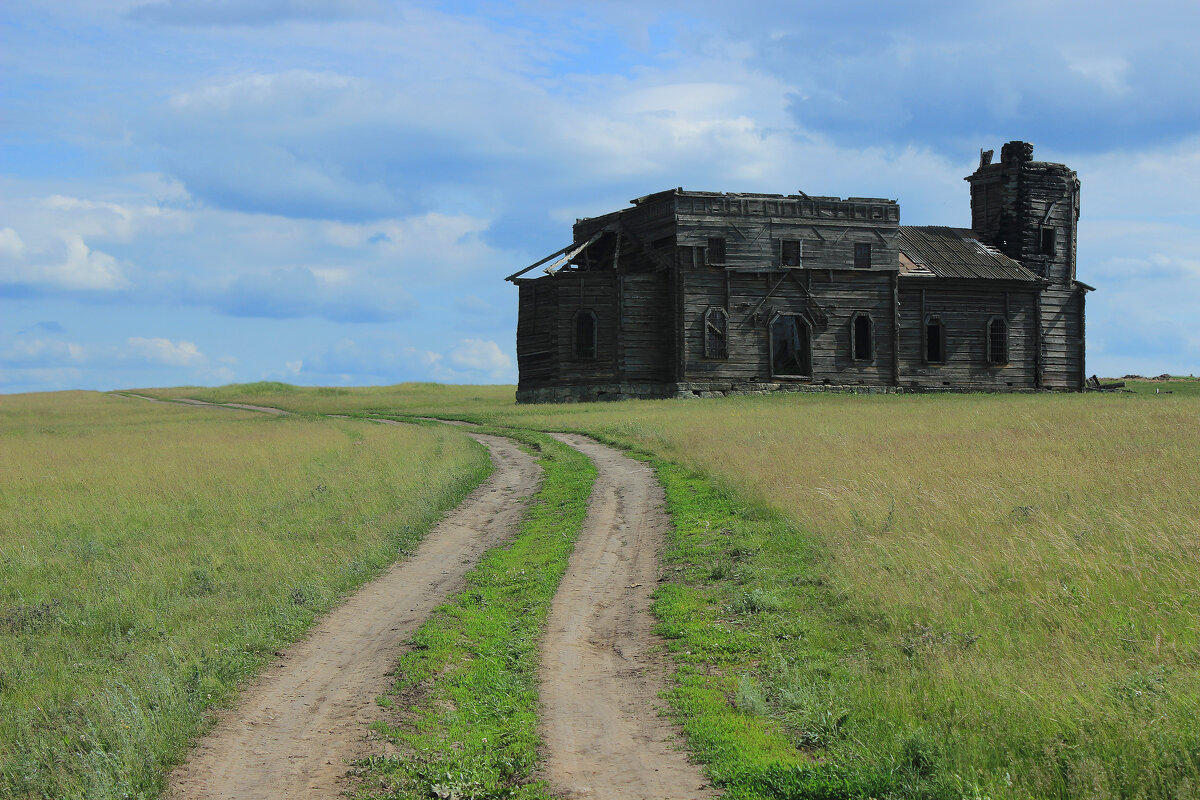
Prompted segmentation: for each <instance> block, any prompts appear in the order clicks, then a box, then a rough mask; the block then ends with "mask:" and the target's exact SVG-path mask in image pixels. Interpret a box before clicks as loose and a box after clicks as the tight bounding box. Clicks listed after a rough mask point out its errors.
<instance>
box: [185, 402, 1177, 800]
mask: <svg viewBox="0 0 1200 800" xmlns="http://www.w3.org/2000/svg"><path fill="white" fill-rule="evenodd" d="M1193 383H1194V382H1186V381H1180V382H1171V383H1168V384H1159V388H1170V389H1172V390H1173V391H1172V394H1169V395H1166V394H1154V392H1153V387H1151V388H1149V391H1146V387H1142V386H1138V385H1134V386H1133V387H1132V388H1134V389H1135V391H1134V392H1133V393H1118V394H1104V395H1096V394H1085V395H1012V396H1004V395H925V396H898V397H872V396H846V395H811V396H804V395H777V396H770V397H747V398H727V399H723V400H689V401H641V402H624V403H607V404H579V405H561V406H524V407H517V406H514V405H513V404H512V401H511V389H502V388H494V387H443V388H435V387H429V386H427V385H424V386H423V385H416V386H404V385H402V386H398V387H383V388H377V389H370V390H362V391H361V392H359V391H355V390H307V389H297V388H294V387H284V386H280V385H273V386H251V387H244V388H239V387H226V388H225V389H222V390H213V391H211V392H210V394H208V395H207V396H206V397H205V399H224V400H242V401H245V402H259V403H264V404H267V405H280V406H282V407H288V408H292V409H294V410H298V411H325V412H346V411H349V412H351V413H356V412H364V411H372V412H392V413H400V414H413V415H422V414H437V415H442V416H449V417H461V418H470V419H475V420H478V421H481V422H488V423H492V424H498V425H510V426H517V427H527V428H534V429H541V430H574V431H581V432H587V433H591V434H593V435H596V436H598V437H600V438H602V439H605V440H608V441H611V442H614V443H619V444H622V445H624V446H627V447H631V448H634V449H635V450H637V451H640V452H642V453H644V454H645V455H646V457H648V458H652V459H653V460H655V462H656V464H657V465H658V467H659V472H660V476H662V477H663V480H664V482H665V483H666V484H667V486H668V490H669V494H670V497H671V505H672V512H673V513H674V515H675V518H676V525H677V531H676V533H677V536H678V539H677V541H676V542H675V546H674V549H673V550H672V553H671V554H670V555H669V556H668V558H670V559H673V562H672V563H676V564H677V567H676V575H677V576H678V580H677V581H674V582H672V583H670V584H668V585H667V586H665V587H664V588H663V590H662V591H660V595H659V609H658V610H659V614H660V617H661V618H662V619H663V623H662V628H661V630H662V632H663V633H664V635H665V636H667V637H668V639H669V641H670V642H672V647H673V649H674V650H675V652H676V654H677V657H678V663H679V665H680V674H679V676H678V685H677V688H676V690H675V691H673V693H672V695H671V703H672V708H673V713H675V714H676V715H677V717H678V718H679V719H680V721H681V722H682V723H683V724H684V725H685V728H686V729H687V731H688V735H689V740H690V742H691V744H692V746H693V748H695V749H696V751H697V752H699V753H700V754H701V756H702V757H703V758H704V759H705V761H706V762H707V763H708V765H709V769H710V774H712V775H713V776H714V777H715V778H716V779H717V780H718V782H719V783H721V785H723V786H724V787H725V789H726V791H727V793H728V796H730V797H789V796H797V797H802V796H810V797H853V796H872V795H874V796H898V797H901V796H908V797H939V798H940V797H946V798H960V797H989V798H1035V797H1039V798H1040V797H1055V798H1058V797H1062V798H1067V797H1071V798H1083V797H1088V798H1092V797H1096V798H1103V797H1120V798H1180V797H1194V796H1200V725H1198V724H1197V722H1196V720H1197V719H1200V581H1198V580H1197V574H1198V570H1197V565H1198V562H1200V491H1198V489H1200V482H1198V481H1197V477H1196V472H1195V468H1196V465H1197V464H1200V397H1198V396H1197V394H1196V393H1195V392H1193V391H1191V389H1193V388H1194V387H1193V385H1192V384H1193ZM176 391H181V390H176ZM175 396H178V395H175ZM197 396H204V395H197Z"/></svg>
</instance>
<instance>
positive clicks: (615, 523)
mask: <svg viewBox="0 0 1200 800" xmlns="http://www.w3.org/2000/svg"><path fill="white" fill-rule="evenodd" d="M555 438H557V439H559V440H560V441H562V442H563V443H565V444H567V445H570V446H571V447H574V448H575V449H577V450H580V451H582V452H583V453H584V454H585V455H587V456H588V457H589V458H591V459H592V461H593V463H595V465H596V468H597V470H598V471H599V475H598V477H597V479H596V484H595V487H594V488H593V489H592V496H591V499H590V500H589V502H588V516H587V521H586V522H585V523H584V527H583V530H582V531H581V532H580V534H579V539H578V541H577V542H576V545H575V551H574V553H573V554H572V556H571V561H570V564H569V566H568V567H567V572H566V575H565V576H564V577H563V581H562V583H561V584H560V585H559V589H558V593H557V594H556V595H555V597H554V602H553V605H552V606H551V609H550V615H549V618H548V620H547V626H546V632H545V635H544V637H543V639H542V645H541V676H540V679H541V729H540V732H541V736H542V741H543V742H544V754H545V760H544V763H543V768H542V776H543V777H544V778H546V780H547V781H548V782H549V784H550V787H551V789H552V790H553V791H554V792H555V794H556V795H558V796H561V797H564V798H571V800H576V799H577V798H578V799H580V800H582V798H589V800H590V799H591V798H605V799H606V800H607V799H608V798H621V800H634V798H645V799H646V800H676V799H678V800H683V799H684V798H688V799H690V798H708V797H715V796H716V795H715V793H714V792H712V791H711V790H710V789H709V788H707V786H706V781H705V779H704V776H703V774H702V773H701V771H700V768H699V767H697V766H696V765H694V764H691V763H689V762H688V760H687V757H686V756H685V755H684V753H682V752H681V751H680V750H678V749H677V747H678V746H679V745H678V743H677V742H678V740H677V736H676V731H675V729H674V728H673V726H672V725H671V724H670V723H669V722H668V721H667V720H666V719H664V718H662V717H660V716H658V714H657V713H656V711H655V705H656V701H657V696H658V692H659V691H660V690H661V689H662V688H663V687H664V685H665V679H664V676H665V673H666V670H665V666H664V664H663V661H662V659H661V657H660V656H659V655H658V654H657V652H656V651H655V649H654V645H655V642H656V639H655V637H654V635H653V634H652V632H651V631H652V628H653V625H654V619H653V617H652V616H651V614H650V600H651V598H650V595H651V592H652V591H653V590H654V585H655V582H656V580H657V568H658V551H659V549H660V548H661V546H662V539H663V532H664V531H665V530H666V528H667V526H668V525H669V522H670V519H669V517H668V516H667V513H666V511H665V509H664V508H663V506H664V503H665V498H664V497H663V492H662V487H661V486H659V484H658V481H657V480H656V479H655V477H654V473H653V472H652V471H651V469H650V468H649V467H648V466H646V465H645V464H643V463H641V462H639V461H635V460H633V459H631V458H629V457H628V456H625V455H622V454H621V453H619V452H617V451H616V450H613V449H612V448H609V447H605V446H604V445H602V444H600V443H598V442H596V441H594V440H592V439H588V438H586V437H584V436H576V435H570V434H555Z"/></svg>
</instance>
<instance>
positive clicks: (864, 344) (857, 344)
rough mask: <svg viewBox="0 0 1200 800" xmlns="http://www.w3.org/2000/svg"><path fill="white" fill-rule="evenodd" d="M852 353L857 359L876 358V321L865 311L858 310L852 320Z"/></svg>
mask: <svg viewBox="0 0 1200 800" xmlns="http://www.w3.org/2000/svg"><path fill="white" fill-rule="evenodd" d="M850 355H851V356H852V357H853V358H854V360H855V361H871V360H872V359H874V358H875V323H874V322H872V321H871V315H870V314H868V313H867V312H865V311H856V312H855V313H854V316H853V317H852V318H851V320H850Z"/></svg>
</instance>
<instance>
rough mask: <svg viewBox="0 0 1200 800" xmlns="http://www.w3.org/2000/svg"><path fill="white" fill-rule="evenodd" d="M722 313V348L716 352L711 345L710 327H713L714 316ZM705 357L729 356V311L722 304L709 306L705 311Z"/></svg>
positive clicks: (720, 357) (726, 357)
mask: <svg viewBox="0 0 1200 800" xmlns="http://www.w3.org/2000/svg"><path fill="white" fill-rule="evenodd" d="M718 314H719V315H720V318H721V324H720V331H719V332H718V334H719V336H720V337H721V349H720V351H719V352H714V348H712V347H710V346H709V345H710V341H709V328H710V327H713V329H714V330H716V328H715V327H714V326H713V321H712V317H713V316H715V315H718ZM704 357H705V358H711V359H718V360H725V359H728V358H729V312H728V311H726V310H725V309H724V307H722V306H709V307H708V309H707V310H706V311H705V312H704Z"/></svg>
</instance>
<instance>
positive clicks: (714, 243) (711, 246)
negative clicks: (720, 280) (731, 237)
mask: <svg viewBox="0 0 1200 800" xmlns="http://www.w3.org/2000/svg"><path fill="white" fill-rule="evenodd" d="M727 245H728V241H727V240H726V238H725V237H724V236H710V237H708V246H707V247H705V248H704V262H705V263H706V264H708V265H710V266H714V267H723V266H725V264H726V259H727V258H728V257H729V253H728V251H727V250H726V247H727ZM714 250H719V251H720V252H721V258H720V260H719V261H718V260H717V259H716V258H715V257H714V256H713V251H714Z"/></svg>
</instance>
